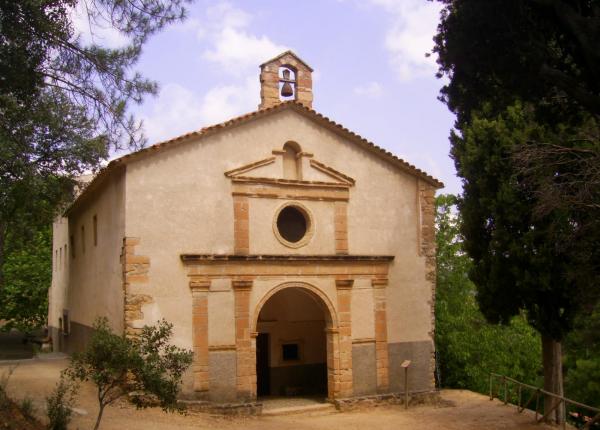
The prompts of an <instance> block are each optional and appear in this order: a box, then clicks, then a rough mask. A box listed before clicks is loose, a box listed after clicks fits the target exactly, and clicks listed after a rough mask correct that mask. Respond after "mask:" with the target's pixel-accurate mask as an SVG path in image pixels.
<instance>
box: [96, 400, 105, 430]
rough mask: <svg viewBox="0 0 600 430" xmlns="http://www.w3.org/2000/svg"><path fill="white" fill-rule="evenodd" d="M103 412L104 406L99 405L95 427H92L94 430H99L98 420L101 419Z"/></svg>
mask: <svg viewBox="0 0 600 430" xmlns="http://www.w3.org/2000/svg"><path fill="white" fill-rule="evenodd" d="M103 412H104V405H103V404H102V403H100V410H99V411H98V418H96V425H95V426H94V430H98V429H99V428H100V420H101V419H102V413H103Z"/></svg>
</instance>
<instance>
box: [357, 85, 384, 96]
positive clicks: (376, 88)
mask: <svg viewBox="0 0 600 430" xmlns="http://www.w3.org/2000/svg"><path fill="white" fill-rule="evenodd" d="M353 91H354V94H356V95H358V96H364V97H369V98H372V99H378V98H379V97H381V96H382V95H383V87H382V86H381V84H380V83H379V82H368V83H366V84H364V85H359V86H358V87H355V88H354V90H353Z"/></svg>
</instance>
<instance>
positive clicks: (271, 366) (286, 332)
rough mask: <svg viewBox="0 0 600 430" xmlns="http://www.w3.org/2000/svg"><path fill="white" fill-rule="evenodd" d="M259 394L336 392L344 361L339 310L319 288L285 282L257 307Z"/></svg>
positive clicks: (255, 320)
mask: <svg viewBox="0 0 600 430" xmlns="http://www.w3.org/2000/svg"><path fill="white" fill-rule="evenodd" d="M254 332H255V333H256V389H257V391H256V392H257V395H258V396H265V395H274V396H280V395H283V396H307V395H322V396H323V397H325V396H327V397H328V398H329V399H333V398H334V397H335V392H336V390H335V387H336V386H337V385H338V381H337V375H338V374H339V372H336V369H337V368H338V367H339V360H335V357H337V356H338V354H337V352H336V351H337V349H338V345H337V343H338V335H337V333H338V330H337V318H336V314H335V310H334V308H333V306H332V305H331V302H330V301H329V299H328V298H327V296H326V295H325V294H323V292H322V291H320V290H319V289H318V288H316V287H314V286H312V285H310V284H305V283H297V282H296V283H286V284H282V285H279V286H278V287H276V288H274V289H273V290H271V291H270V292H269V293H268V294H267V295H265V297H264V298H263V299H262V300H261V302H260V303H259V304H258V306H257V307H256V311H255V314H254Z"/></svg>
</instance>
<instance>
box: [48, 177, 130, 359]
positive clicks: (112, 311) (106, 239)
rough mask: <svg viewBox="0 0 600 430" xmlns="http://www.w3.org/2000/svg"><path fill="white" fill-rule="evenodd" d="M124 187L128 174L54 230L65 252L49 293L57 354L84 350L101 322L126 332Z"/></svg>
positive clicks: (112, 181)
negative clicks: (123, 267) (122, 267)
mask: <svg viewBox="0 0 600 430" xmlns="http://www.w3.org/2000/svg"><path fill="white" fill-rule="evenodd" d="M124 185H125V180H124V175H123V173H117V174H114V175H112V176H111V177H110V178H109V179H108V180H107V182H106V183H104V184H102V185H101V186H99V187H98V189H97V190H94V198H93V199H89V200H86V201H82V202H81V204H79V205H78V206H77V208H76V209H75V210H73V211H72V212H71V213H69V215H68V218H61V219H60V220H59V221H58V222H56V223H55V224H54V228H53V233H54V238H53V242H54V248H55V249H58V250H59V249H61V248H62V258H61V257H60V255H61V253H60V251H59V253H58V255H59V262H58V265H57V263H55V264H54V266H53V267H54V270H53V276H52V286H51V288H50V292H49V298H50V309H49V317H48V326H49V330H50V333H51V336H52V338H53V343H54V348H55V350H61V351H65V352H69V353H70V352H74V351H78V350H81V349H82V348H83V347H84V346H85V344H86V342H87V341H88V339H89V337H90V335H91V333H92V326H93V323H94V320H95V319H96V318H97V317H106V318H108V320H109V322H110V325H111V327H112V329H113V330H115V332H117V333H121V332H122V330H123V308H124V306H123V291H122V288H123V286H122V269H121V262H120V255H121V251H122V241H123V234H124V231H125V214H124V201H125V194H124V190H125V187H124ZM65 250H66V253H65ZM65 254H66V255H65ZM61 328H62V329H61Z"/></svg>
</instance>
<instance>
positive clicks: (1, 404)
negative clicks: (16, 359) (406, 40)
mask: <svg viewBox="0 0 600 430" xmlns="http://www.w3.org/2000/svg"><path fill="white" fill-rule="evenodd" d="M15 369H16V367H15V366H10V367H9V368H8V369H4V370H3V371H2V373H1V374H0V410H5V409H7V408H8V407H9V406H10V403H11V401H10V397H8V393H7V392H6V387H7V386H8V381H9V379H10V377H11V375H12V374H13V372H14V371H15Z"/></svg>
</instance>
